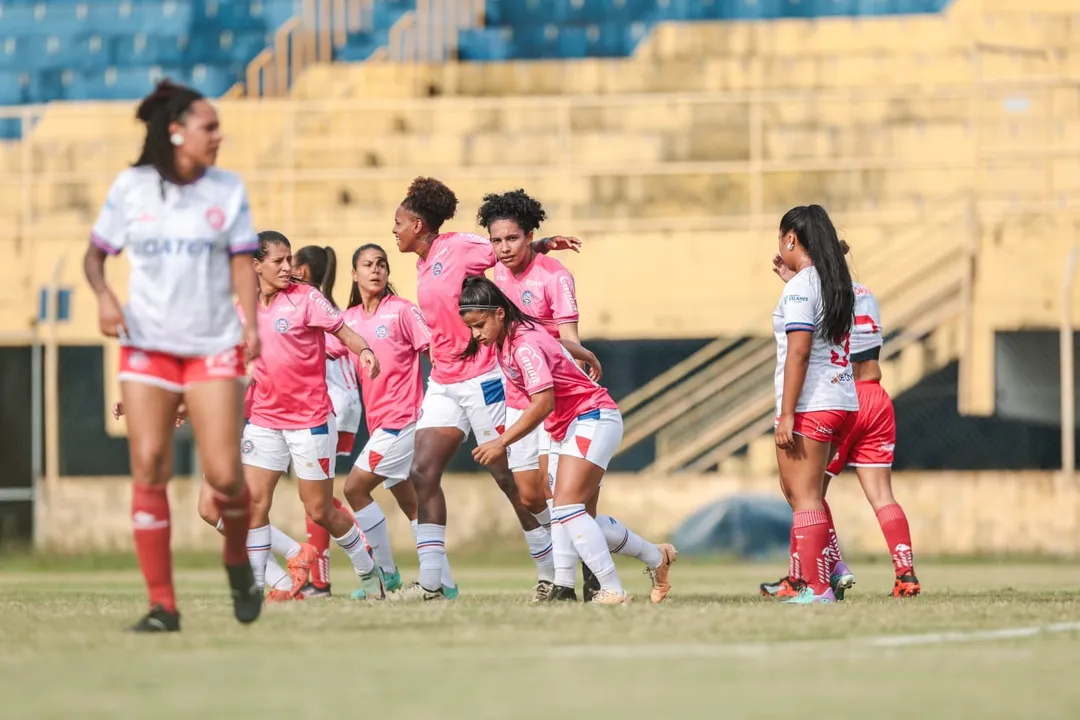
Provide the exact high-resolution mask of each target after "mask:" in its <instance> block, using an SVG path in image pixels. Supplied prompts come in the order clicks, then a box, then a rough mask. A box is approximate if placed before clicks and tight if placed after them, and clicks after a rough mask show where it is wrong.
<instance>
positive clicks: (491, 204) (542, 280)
mask: <svg viewBox="0 0 1080 720" xmlns="http://www.w3.org/2000/svg"><path fill="white" fill-rule="evenodd" d="M545 219H547V213H546V212H545V211H544V208H543V206H542V205H541V204H540V202H539V201H538V200H536V199H534V198H532V197H530V196H529V195H527V194H526V193H525V191H524V190H512V191H510V192H505V193H502V194H497V195H496V194H490V195H485V196H484V202H483V204H482V205H481V206H480V209H479V211H478V212H477V221H478V222H479V223H480V225H481V226H483V227H484V228H486V229H487V231H488V236H489V238H490V240H491V244H492V247H493V249H494V250H495V256H496V257H497V258H498V260H499V264H498V265H496V266H495V272H494V273H493V278H494V281H495V285H496V287H498V288H499V289H500V290H501V291H502V292H503V294H504V295H506V296H507V297H509V298H510V300H511V301H512V302H513V303H514V304H515V305H517V307H518V309H519V310H521V311H522V313H523V314H525V315H527V316H529V317H530V318H531V319H535V320H537V321H538V323H539V326H540V327H541V328H542V329H543V330H545V331H546V332H547V333H548V334H550V335H551V336H552V337H554V338H556V339H561V340H563V341H566V347H567V349H568V350H569V351H570V352H571V354H572V355H573V354H574V353H575V349H580V350H584V348H582V347H581V337H580V336H579V335H578V305H577V292H576V289H575V285H574V277H573V276H572V275H571V274H570V272H569V271H568V270H567V269H566V267H564V266H563V264H562V263H560V262H559V261H558V260H556V259H555V258H552V257H549V256H547V255H541V254H539V253H537V252H536V251H535V250H534V249H533V247H532V242H533V234H534V233H535V231H536V230H537V228H539V227H540V224H541V223H542V222H544V220H545ZM575 359H578V360H581V361H582V362H581V364H582V365H583V366H584V367H587V368H588V374H589V377H590V378H591V379H592V380H593V381H594V382H599V381H600V377H601V372H602V371H601V368H600V363H599V362H598V361H597V359H596V356H595V355H594V354H592V353H591V352H589V351H587V350H584V353H583V354H582V355H581V357H576V356H575ZM528 407H529V398H528V396H526V395H525V394H524V393H522V392H520V391H519V390H518V389H517V386H516V385H515V384H514V383H507V384H506V425H507V427H509V426H511V425H513V424H514V423H515V422H517V421H518V420H519V419H520V418H521V415H522V413H523V412H524V411H525V409H526V408H528ZM550 450H551V437H550V436H549V435H548V433H547V431H546V430H545V429H544V427H543V425H538V426H537V427H536V429H535V430H533V432H531V433H529V434H528V435H526V436H525V437H523V438H522V439H521V440H518V441H517V442H516V443H514V444H513V445H511V446H510V453H509V464H510V470H511V472H513V473H514V480H515V482H516V483H517V488H518V492H519V493H520V494H521V497H522V504H524V505H525V506H526V507H529V506H530V505H531V504H532V503H533V498H534V496H535V495H537V494H539V493H543V494H544V495H545V496H546V498H547V500H546V502H547V503H548V504H549V508H550V507H551V503H552V502H553V501H552V500H551V488H550V484H551V483H545V478H548V477H549V476H548V467H547V465H548V453H549V452H550ZM550 480H551V481H554V478H553V477H551V478H550ZM598 501H599V491H598V492H597V494H596V495H595V496H594V497H592V498H589V500H588V501H587V502H586V503H585V506H586V508H587V509H588V511H589V515H591V516H592V517H594V518H596V520H597V522H598V523H599V524H600V527H601V528H602V529H603V530H604V536H605V538H606V539H607V541H608V548H609V549H610V550H611V552H614V553H620V554H623V555H628V556H630V557H635V558H638V559H640V560H641V561H642V562H644V563H645V565H646V569H645V572H646V573H647V574H649V576H650V578H651V579H652V582H653V601H654V602H661V601H662V600H663V599H664V598H665V597H666V596H667V594H668V593H669V592H670V591H671V585H670V583H669V582H668V574H669V570H670V567H671V563H672V562H674V560H675V555H676V554H677V553H676V552H675V548H674V546H672V545H666V544H665V545H659V546H657V545H653V544H652V543H650V542H647V541H645V540H644V539H642V538H641V537H639V536H638V535H636V534H635V533H633V532H632V531H631V530H630V529H629V528H627V527H626V526H625V525H623V524H622V523H620V522H619V521H618V520H616V519H614V518H611V517H608V516H606V515H600V516H598V515H597V514H596V506H597V503H598ZM568 550H569V548H568ZM564 564H565V563H564ZM556 565H559V563H558V560H557V559H556ZM581 568H582V574H583V575H584V578H585V586H584V599H585V601H586V602H588V601H589V600H590V599H591V598H592V596H593V595H594V594H595V593H596V592H597V591H598V590H599V589H600V585H599V582H598V581H597V580H596V577H595V576H594V575H593V574H592V572H591V571H590V570H589V568H588V565H585V563H584V562H583V563H582V564H581ZM553 580H554V578H552V581H547V580H546V579H545V578H541V581H540V583H539V586H538V595H543V596H544V597H540V598H538V599H539V600H545V599H547V596H548V595H550V593H551V592H552V591H553V590H554V587H555V586H554V583H553Z"/></svg>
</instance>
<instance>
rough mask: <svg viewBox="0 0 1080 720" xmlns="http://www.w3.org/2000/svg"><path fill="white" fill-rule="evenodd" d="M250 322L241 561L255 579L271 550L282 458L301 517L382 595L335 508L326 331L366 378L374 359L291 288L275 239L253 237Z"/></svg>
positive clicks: (312, 295)
mask: <svg viewBox="0 0 1080 720" xmlns="http://www.w3.org/2000/svg"><path fill="white" fill-rule="evenodd" d="M259 241H260V247H259V251H258V252H257V253H256V254H255V272H256V273H257V274H258V276H259V303H258V310H257V315H256V317H257V320H258V326H259V330H260V332H261V334H262V336H263V338H264V344H263V353H262V355H261V356H260V357H259V359H258V360H256V362H255V366H254V373H253V374H254V380H255V393H254V397H253V399H252V403H251V417H250V419H249V421H248V424H247V426H246V427H245V428H244V443H243V462H244V465H245V475H246V478H247V482H248V485H249V486H250V487H251V493H252V521H251V530H250V531H249V533H248V555H249V557H250V558H251V565H252V568H253V570H254V572H255V578H256V582H258V581H260V580H261V579H262V574H263V572H264V571H265V568H266V556H267V555H268V554H269V553H270V545H271V538H270V535H271V531H270V519H269V517H270V516H269V513H270V505H271V502H272V499H273V492H274V488H275V486H276V485H277V481H278V479H279V478H280V477H281V474H282V473H283V472H285V470H287V469H288V467H289V464H290V461H291V463H292V465H293V470H294V472H295V473H296V476H297V478H298V479H299V480H300V483H299V490H300V500H301V501H302V502H303V504H304V510H305V511H306V512H307V514H308V517H310V518H312V519H313V520H314V521H315V522H317V523H319V524H320V525H321V526H323V527H324V528H326V530H327V531H328V532H329V533H330V535H331V536H332V537H333V538H334V540H335V541H336V542H337V544H338V545H339V546H340V547H341V549H342V550H344V551H345V554H346V555H348V556H349V559H350V560H352V563H353V567H354V568H355V570H356V574H357V576H358V577H359V578H360V582H361V584H362V585H363V586H364V588H365V589H366V590H367V594H368V597H369V598H370V599H373V600H376V599H382V598H383V597H385V592H384V590H383V577H382V572H381V571H380V570H379V568H378V566H377V565H375V562H374V561H373V560H372V558H371V554H370V551H369V550H368V548H367V543H366V541H365V539H364V536H363V534H362V533H361V532H360V529H359V528H358V527H357V525H356V522H355V521H354V520H353V518H352V516H350V515H349V513H347V512H344V511H342V510H341V509H339V508H338V507H336V506H335V505H334V483H333V479H334V466H333V461H334V448H335V446H336V439H335V435H336V432H335V427H334V413H333V407H332V405H331V403H330V396H329V394H328V393H327V390H326V370H325V368H326V365H325V360H326V333H331V334H333V335H335V336H336V337H337V338H338V339H339V340H340V341H341V342H342V343H344V344H345V346H346V347H348V348H349V350H350V351H352V352H355V353H356V354H357V355H358V356H359V357H360V362H361V365H362V366H363V368H364V370H365V371H366V373H367V374H368V375H370V376H376V375H378V372H379V363H378V360H377V359H376V357H375V353H373V352H372V351H371V348H370V347H368V345H367V343H366V342H365V341H364V339H363V338H361V337H360V336H359V335H357V334H356V333H354V332H353V331H352V330H350V329H349V328H348V327H347V326H346V325H345V323H344V321H343V320H342V317H341V313H340V312H338V311H337V310H336V309H335V308H334V307H333V306H332V305H331V304H330V302H329V301H328V300H327V299H326V298H325V297H323V294H322V293H320V292H319V291H318V290H317V289H315V288H313V287H311V286H309V285H304V284H301V283H296V282H293V279H292V249H291V247H290V244H289V241H288V239H287V238H286V237H285V236H284V235H282V234H281V233H277V232H273V231H265V232H262V233H259Z"/></svg>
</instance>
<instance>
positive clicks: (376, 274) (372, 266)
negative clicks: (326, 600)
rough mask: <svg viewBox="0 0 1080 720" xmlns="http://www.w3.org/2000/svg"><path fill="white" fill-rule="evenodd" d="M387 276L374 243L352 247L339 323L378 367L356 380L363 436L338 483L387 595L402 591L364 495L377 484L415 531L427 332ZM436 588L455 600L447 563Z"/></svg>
mask: <svg viewBox="0 0 1080 720" xmlns="http://www.w3.org/2000/svg"><path fill="white" fill-rule="evenodd" d="M389 278H390V263H389V260H388V258H387V256H386V251H385V250H383V249H382V248H381V247H380V246H378V245H375V244H368V245H361V246H360V247H359V248H357V249H356V251H355V252H354V253H353V282H352V291H351V292H350V294H349V307H348V309H346V310H345V312H344V313H343V316H344V318H345V324H346V325H348V326H349V327H351V328H352V329H353V330H355V331H356V332H357V333H359V334H360V335H362V336H364V337H369V338H371V349H372V350H373V351H374V352H375V355H376V357H378V358H379V363H380V366H381V367H382V368H383V371H382V373H380V374H379V377H378V378H376V379H374V380H369V379H366V378H363V376H361V378H362V380H361V384H360V389H361V392H362V393H363V398H364V405H365V406H367V408H368V415H367V424H368V435H369V439H368V442H367V444H366V445H365V446H364V449H363V450H361V451H360V454H359V455H358V456H357V457H356V463H355V464H354V466H353V468H352V470H351V471H350V473H349V477H348V479H347V480H346V481H345V499H346V500H347V501H348V502H349V505H351V506H352V509H353V511H354V513H355V515H356V522H357V523H358V524H359V525H360V529H361V530H362V531H363V532H364V534H365V535H367V538H368V542H370V543H371V549H372V552H373V553H374V555H375V562H377V563H378V564H379V567H381V568H382V570H383V574H384V575H385V577H386V589H387V592H392V591H395V590H398V589H400V588H401V573H400V572H398V568H397V565H396V564H395V563H394V555H393V553H392V552H391V550H390V535H389V533H387V530H386V515H384V514H383V511H382V508H380V507H379V505H378V503H376V502H375V499H374V498H373V497H372V496H371V492H372V491H373V490H374V489H375V488H376V487H377V486H378V485H379V483H380V482H382V483H383V487H385V488H386V489H387V490H389V491H390V492H391V494H393V496H394V498H395V499H396V500H397V502H398V506H399V507H400V508H401V511H402V512H403V513H405V516H406V517H407V518H409V522H410V523H411V524H412V528H413V533H414V534H415V532H416V525H417V521H416V489H415V488H414V487H413V484H412V482H410V481H409V466H410V465H411V464H412V457H413V440H414V437H415V435H416V419H417V417H418V416H419V414H420V403H421V401H422V399H423V396H424V389H423V380H422V378H421V376H420V355H421V354H422V353H424V352H427V349H428V346H429V345H430V344H431V333H430V332H429V331H428V327H427V323H426V322H425V321H424V316H423V314H422V313H421V312H420V308H418V307H416V306H415V305H413V304H412V303H411V302H409V301H408V300H405V299H404V298H400V297H398V296H397V294H396V293H395V292H394V288H393V286H391V285H390V282H389ZM442 589H443V595H444V597H446V598H449V599H453V598H454V597H456V596H457V586H456V585H455V584H454V581H453V578H452V577H451V575H450V566H449V563H446V564H444V566H443V573H442ZM363 595H364V589H363V588H360V589H358V590H356V591H354V592H353V597H363Z"/></svg>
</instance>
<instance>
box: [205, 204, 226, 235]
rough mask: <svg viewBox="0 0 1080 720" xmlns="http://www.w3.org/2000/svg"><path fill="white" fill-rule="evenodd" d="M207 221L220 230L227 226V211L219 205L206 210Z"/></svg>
mask: <svg viewBox="0 0 1080 720" xmlns="http://www.w3.org/2000/svg"><path fill="white" fill-rule="evenodd" d="M206 222H208V223H210V227H212V228H214V229H215V230H220V229H221V228H223V227H225V211H224V210H222V209H221V208H219V207H212V208H210V209H209V210H207V211H206Z"/></svg>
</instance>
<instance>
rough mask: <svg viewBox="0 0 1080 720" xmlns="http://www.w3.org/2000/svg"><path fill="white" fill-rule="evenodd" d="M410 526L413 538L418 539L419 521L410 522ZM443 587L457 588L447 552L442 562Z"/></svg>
mask: <svg viewBox="0 0 1080 720" xmlns="http://www.w3.org/2000/svg"><path fill="white" fill-rule="evenodd" d="M409 524H410V525H412V534H413V538H416V525H417V521H416V520H410V521H409ZM442 586H443V587H448V588H452V587H457V585H455V584H454V576H453V574H451V572H450V556H448V555H447V554H446V553H445V552H444V553H443V561H442Z"/></svg>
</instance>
